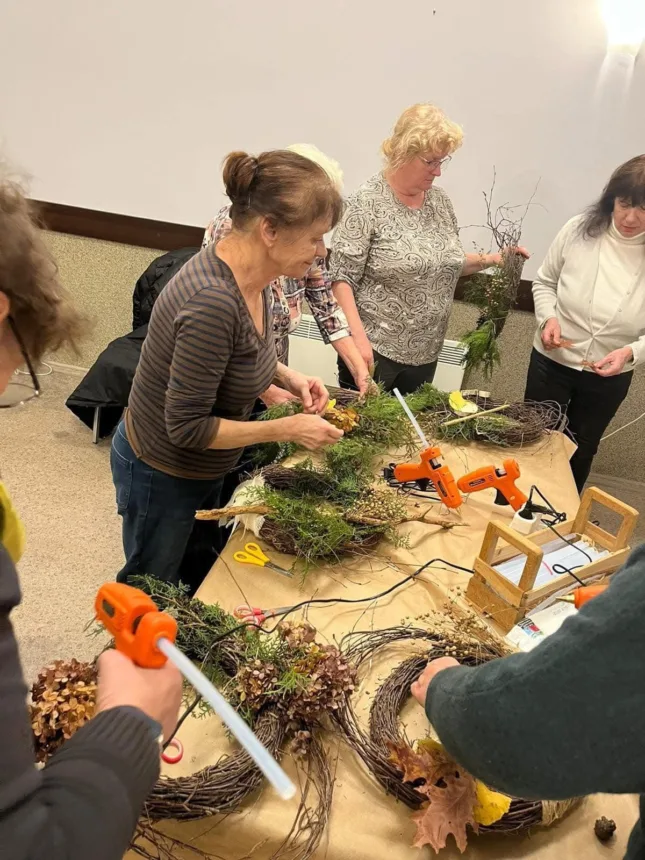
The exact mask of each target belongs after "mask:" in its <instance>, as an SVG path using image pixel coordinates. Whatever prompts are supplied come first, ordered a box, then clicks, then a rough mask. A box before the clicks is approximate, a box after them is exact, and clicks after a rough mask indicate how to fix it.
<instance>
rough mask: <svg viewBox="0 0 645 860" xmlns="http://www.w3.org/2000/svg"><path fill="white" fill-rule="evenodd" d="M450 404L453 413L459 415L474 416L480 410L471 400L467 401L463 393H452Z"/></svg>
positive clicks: (449, 399)
mask: <svg viewBox="0 0 645 860" xmlns="http://www.w3.org/2000/svg"><path fill="white" fill-rule="evenodd" d="M448 403H449V404H450V408H451V409H452V411H453V412H456V413H457V415H472V414H473V413H475V412H477V411H478V410H479V407H478V406H477V404H476V403H473V402H472V401H471V400H466V398H465V397H464V395H463V394H462V393H461V391H451V392H450V397H449V398H448Z"/></svg>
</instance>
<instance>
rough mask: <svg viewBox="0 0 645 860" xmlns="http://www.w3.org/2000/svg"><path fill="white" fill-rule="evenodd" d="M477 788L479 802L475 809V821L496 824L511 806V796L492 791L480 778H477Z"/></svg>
mask: <svg viewBox="0 0 645 860" xmlns="http://www.w3.org/2000/svg"><path fill="white" fill-rule="evenodd" d="M475 788H476V789H477V802H476V803H475V810H474V815H475V821H476V822H477V823H478V824H484V825H486V826H488V825H490V824H495V822H496V821H499V820H500V818H502V816H504V815H506V813H507V812H508V810H509V809H510V808H511V798H510V797H507V796H506V795H505V794H499V793H498V792H497V791H492V790H491V789H490V788H488V787H487V786H485V785H484V783H483V782H479V780H477V782H476V784H475Z"/></svg>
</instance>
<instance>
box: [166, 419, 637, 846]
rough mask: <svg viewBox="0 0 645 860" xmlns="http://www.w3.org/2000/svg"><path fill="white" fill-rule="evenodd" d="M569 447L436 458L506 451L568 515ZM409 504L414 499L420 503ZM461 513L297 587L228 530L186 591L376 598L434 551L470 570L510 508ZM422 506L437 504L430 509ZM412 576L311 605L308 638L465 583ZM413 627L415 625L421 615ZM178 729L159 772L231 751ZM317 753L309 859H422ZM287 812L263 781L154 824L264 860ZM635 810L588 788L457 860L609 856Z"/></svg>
mask: <svg viewBox="0 0 645 860" xmlns="http://www.w3.org/2000/svg"><path fill="white" fill-rule="evenodd" d="M572 450H573V449H572V445H571V443H570V442H569V441H568V440H567V439H565V437H563V436H561V435H560V434H553V435H552V436H551V437H550V438H549V439H548V440H547V441H546V442H541V443H538V444H536V445H532V446H530V447H527V448H524V449H521V450H517V449H513V450H509V449H498V448H492V447H491V446H480V445H469V446H467V447H459V448H456V447H451V446H449V445H446V444H443V445H442V451H443V454H444V460H445V462H446V463H448V465H449V466H450V467H451V469H452V470H453V474H455V476H456V477H458V476H460V475H462V474H464V473H465V472H467V471H471V470H473V469H476V468H478V467H480V466H485V465H489V464H491V463H495V464H499V463H501V461H502V460H503V459H504V458H505V457H509V456H512V457H515V458H516V459H517V460H518V462H519V464H520V469H521V477H520V479H519V481H518V485H519V486H520V487H521V488H522V489H523V490H524V491H525V492H527V493H528V489H529V487H530V486H531V485H532V484H538V485H539V487H540V489H541V490H542V492H544V494H545V495H546V496H547V498H548V499H549V500H550V501H551V502H552V503H553V505H554V506H555V507H556V509H557V510H563V511H566V512H567V514H568V515H569V516H572V515H573V514H575V511H576V510H577V507H578V496H577V493H576V489H575V484H574V482H573V478H572V476H571V470H570V468H569V464H568V459H569V456H570V454H571V452H572ZM385 459H387V458H385ZM421 504H422V505H424V506H425V505H426V503H425V502H423V501H422V502H421ZM461 511H462V520H463V521H464V522H466V523H468V526H467V527H464V528H458V529H454V530H452V531H442V530H441V529H440V528H438V527H436V526H428V525H425V524H422V523H409V524H407V525H405V526H403V527H402V528H404V529H405V530H406V531H407V532H408V533H409V535H410V547H409V548H407V549H395V548H393V547H392V546H391V545H389V544H387V543H382V544H381V547H380V549H379V551H378V556H379V557H378V558H371V559H365V558H354V559H349V560H347V561H343V563H341V564H340V565H337V566H334V567H323V568H316V569H314V570H312V571H310V573H309V575H308V576H307V578H306V580H305V582H304V583H302V582H301V581H300V580H299V579H298V578H296V579H295V580H294V581H290V580H288V579H286V578H285V577H282V576H280V575H278V574H276V573H274V572H272V571H271V570H268V569H264V568H260V567H255V566H251V565H242V564H238V563H237V562H235V561H234V560H233V553H234V552H235V551H236V550H238V549H240V548H242V546H243V544H244V543H245V541H246V540H248V539H249V535H248V534H247V535H243V534H242V532H241V530H240V531H239V532H238V533H236V534H235V535H233V537H232V538H231V540H230V541H229V543H228V545H227V547H226V549H225V551H224V553H223V555H222V557H220V559H218V561H217V562H216V564H215V565H214V566H213V568H212V570H211V571H210V573H209V574H208V576H207V577H206V579H205V581H204V583H203V584H202V586H201V588H200V590H199V592H198V594H197V596H198V597H199V598H200V599H201V600H203V601H204V602H205V603H219V604H220V606H222V607H223V608H224V609H226V610H228V611H229V612H232V611H233V610H234V609H235V607H236V606H238V605H239V604H240V603H245V602H249V603H251V604H252V605H254V606H260V607H262V608H271V607H277V606H289V605H293V604H295V603H298V602H299V601H301V600H305V599H307V598H310V597H314V596H315V597H339V596H342V597H347V598H356V597H364V596H369V595H371V594H376V593H378V592H380V591H383V590H384V589H386V588H388V587H389V586H391V585H393V584H394V583H395V582H397V581H399V580H400V579H401V578H402V577H403V576H404V575H406V574H408V573H411V572H412V571H413V570H414V569H416V567H418V566H420V565H421V564H423V563H425V562H426V561H428V560H430V559H432V558H436V557H441V558H445V559H447V560H449V561H454V562H455V563H457V564H461V565H463V566H465V567H470V566H471V565H472V562H473V559H474V557H475V555H476V554H477V552H478V550H479V547H480V545H481V541H482V538H483V535H484V531H485V528H486V524H487V523H488V521H489V520H490V519H491V518H493V517H497V518H500V519H503V520H504V521H506V522H508V521H509V520H510V518H511V516H512V511H511V510H510V509H509V508H504V507H499V506H496V505H494V493H493V491H484V492H481V493H478V494H474V495H471V496H470V497H469V498H468V499H467V500H466V502H465V504H464V505H463V506H462V509H461ZM434 512H436V513H438V512H439V507H438V505H436V506H435V508H434ZM444 512H445V509H444ZM252 539H255V538H252ZM268 551H269V554H270V555H271V558H272V559H273V560H274V561H276V562H277V563H278V564H279V565H281V566H282V567H289V566H290V565H291V562H292V559H291V558H290V557H289V556H284V555H281V554H280V553H278V552H276V551H275V550H273V549H268ZM396 568H398V569H396ZM422 580H423V581H416V582H413V583H410V584H408V585H406V586H404V587H403V588H402V589H401V590H400V591H396V592H394V594H392V595H391V596H389V597H388V598H386V599H385V600H381V601H379V602H378V603H377V604H373V603H363V604H358V605H354V606H348V605H344V604H339V605H336V606H331V607H322V608H311V609H310V610H309V612H308V618H309V621H310V622H311V623H312V624H313V625H314V626H315V627H316V628H317V630H318V631H319V636H320V637H321V638H323V639H326V640H328V641H339V640H340V638H341V637H342V636H343V635H344V634H345V633H347V632H348V631H350V630H353V629H356V630H366V629H372V628H383V627H390V626H394V625H397V624H399V623H401V621H402V620H404V619H405V620H409V621H413V620H414V619H416V618H419V617H420V616H423V615H424V614H425V613H428V612H430V611H432V610H439V609H440V608H441V607H442V606H443V605H444V604H445V601H446V598H447V597H448V596H449V595H450V594H451V592H450V589H453V588H455V587H456V586H457V585H461V586H464V587H465V585H466V584H467V582H468V575H467V574H462V573H459V572H450V571H447V570H439V569H432V570H430V569H429V570H427V571H426V572H425V573H424V574H423V575H422ZM453 594H454V592H453ZM418 624H419V625H422V624H423V620H419V622H418ZM418 647H419V646H416V648H417V650H418ZM414 648H415V646H414V645H413V644H412V643H408V644H407V645H403V646H399V647H397V649H392V650H390V651H388V653H387V655H386V656H379V657H377V658H376V659H375V660H374V662H373V664H372V666H371V673H370V675H369V677H368V678H367V679H366V681H365V682H364V683H363V684H362V686H361V688H360V690H359V692H358V694H357V696H358V699H357V701H358V703H359V705H358V710H359V712H360V713H361V714H362V715H363V714H365V715H366V714H367V712H368V710H369V706H370V703H371V701H372V694H373V692H374V690H375V688H376V687H377V686H378V685H379V683H380V681H382V680H383V678H385V677H386V676H387V675H388V673H389V671H390V669H391V668H392V667H393V666H394V665H396V664H397V663H398V662H400V661H401V660H402V659H404V658H405V656H408V655H409V654H411V653H415V652H414V650H413V649H414ZM402 719H403V721H404V722H405V724H406V729H407V731H408V734H409V736H410V737H412V738H414V737H419V736H422V735H423V734H424V730H425V728H426V726H427V723H425V722H424V715H423V712H422V710H421V708H418V707H416V706H415V705H414V703H412V702H411V703H409V705H408V706H406V709H405V710H404V713H403V714H402ZM179 737H180V738H181V740H182V741H183V743H184V747H185V756H184V759H183V761H182V762H181V763H179V764H177V765H172V766H168V765H164V772H165V773H166V774H167V775H169V776H181V775H184V774H187V773H191V772H194V771H196V770H199V769H201V768H203V767H206V766H207V765H211V764H214V763H215V762H216V761H217V760H218V758H220V756H221V755H222V754H223V753H225V752H227V751H230V750H231V749H232V746H231V744H230V742H229V741H228V740H227V738H226V737H225V734H224V731H223V729H222V727H221V726H220V725H219V723H218V721H217V720H216V719H215V718H213V717H208V718H206V719H201V720H200V719H193V718H191V719H189V720H187V722H186V723H185V724H184V726H183V727H182V729H181V731H180V733H179ZM328 749H329V754H330V756H331V758H332V759H333V761H334V769H335V776H336V784H335V789H334V799H333V804H332V813H331V820H330V824H329V827H328V831H327V833H326V836H325V838H324V840H323V842H322V844H321V846H320V848H319V851H318V854H317V856H318V857H327V858H329V860H350V858H351V860H373V858H375V857H386V856H387V857H388V860H413V858H418V857H419V854H420V853H421V855H422V856H434V852H433V851H432V850H431V849H429V848H426V849H423V851H422V852H419V850H418V849H415V848H412V847H411V845H410V843H411V842H412V839H413V836H414V833H415V825H414V824H413V822H412V821H411V820H410V814H411V811H410V810H409V809H408V808H407V807H406V806H404V805H403V804H401V803H399V802H397V801H396V800H395V799H394V798H393V797H390V796H387V795H386V794H385V792H384V790H383V789H382V788H381V787H380V785H378V784H377V783H376V782H375V781H374V780H373V778H372V777H371V775H370V774H369V773H368V772H367V770H366V768H365V766H364V765H363V764H362V762H361V761H360V760H359V758H358V757H357V756H356V754H355V753H354V752H353V751H352V750H351V749H349V748H348V747H346V746H345V745H344V744H343V742H342V741H339V740H338V739H337V738H335V737H329V738H328ZM284 764H285V767H286V769H287V770H288V771H289V772H290V773H292V774H293V773H295V771H294V768H293V763H292V761H291V759H290V757H289V756H288V755H287V756H285V758H284ZM296 809H297V800H294V801H291V802H288V803H285V802H283V801H280V800H279V799H278V798H277V797H276V795H275V794H274V793H273V792H272V790H271V789H270V787H266V788H265V789H264V790H263V791H262V792H261V793H260V794H256V795H254V796H253V797H251V798H250V799H249V801H248V805H247V806H246V808H245V809H244V810H243V811H242V812H241V813H239V814H235V815H231V816H230V817H228V818H227V819H225V820H223V821H218V820H217V819H203V820H200V821H196V822H190V823H179V822H166V823H164V825H163V829H164V831H165V832H167V833H168V834H169V835H173V836H176V837H177V838H179V839H181V840H183V841H185V842H191V841H192V840H195V842H194V844H195V846H196V847H199V848H201V849H202V850H205V851H209V852H211V853H212V854H214V855H216V856H218V857H221V858H225V860H234V858H235V860H237V858H243V857H247V856H250V855H251V854H252V856H253V857H257V858H259V860H263V858H270V857H271V855H272V854H273V853H274V852H275V851H276V850H277V849H278V847H279V846H280V845H281V843H282V841H283V840H284V838H285V836H286V834H287V833H288V832H289V830H290V828H291V825H292V823H293V820H294V817H295V813H296ZM600 815H606V816H608V817H612V818H614V819H615V820H616V822H617V824H618V835H617V838H615V839H614V841H613V842H612V844H611V845H610V846H603V845H601V844H600V843H599V842H598V841H597V840H596V838H595V836H594V834H593V823H594V821H595V819H596V818H597V817H599V816H600ZM636 815H637V802H636V799H635V798H633V797H609V796H602V797H601V796H598V797H594V798H590V799H587V800H586V801H585V802H584V804H583V806H582V807H581V808H579V809H577V810H575V811H574V812H573V813H571V814H570V815H569V816H568V817H567V818H566V819H565V820H564V821H562V822H559V823H558V824H556V825H554V826H553V827H552V828H550V829H549V830H541V829H535V830H534V831H533V833H532V835H531V836H530V837H529V836H527V835H524V836H519V837H518V836H505V837H498V836H475V835H474V834H473V835H471V836H470V837H469V845H468V850H467V853H466V856H467V857H469V858H473V860H475V858H477V860H480V858H481V860H484V858H486V860H488V858H509V860H510V858H520V857H530V858H532V860H556V858H557V860H562V858H569V857H571V858H573V857H576V858H578V857H579V858H582V857H584V858H585V860H595V858H601V857H602V858H612V860H614V858H620V857H622V856H623V853H624V850H625V845H626V841H627V837H628V834H629V830H630V829H631V826H632V824H633V822H634V820H635V818H636ZM186 856H189V855H186ZM440 856H441V857H443V858H445V860H454V858H456V857H460V856H462V855H460V853H459V851H458V849H457V848H456V846H455V845H454V842H453V841H452V839H450V841H449V846H448V847H447V848H446V849H444V850H443V851H442V852H441V854H440Z"/></svg>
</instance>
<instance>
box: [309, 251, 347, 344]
mask: <svg viewBox="0 0 645 860" xmlns="http://www.w3.org/2000/svg"><path fill="white" fill-rule="evenodd" d="M305 298H306V299H307V304H308V305H309V307H310V308H311V313H312V314H313V315H314V317H315V319H316V322H317V323H318V327H319V328H320V333H321V334H322V336H323V340H324V341H325V343H331V342H332V341H334V340H340V339H341V338H342V337H349V336H350V335H351V331H350V330H349V324H348V322H347V317H346V316H345V313H344V312H343V309H342V308H341V306H340V305H339V304H338V302H337V301H336V298H335V297H334V293H333V291H332V288H331V278H330V277H329V270H328V269H327V265H326V263H325V261H324V260H323V258H322V257H319V258H318V259H317V260H316V262H315V263H314V265H313V266H312V267H311V269H309V271H308V272H307V276H306V278H305Z"/></svg>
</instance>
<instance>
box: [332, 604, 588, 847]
mask: <svg viewBox="0 0 645 860" xmlns="http://www.w3.org/2000/svg"><path fill="white" fill-rule="evenodd" d="M426 623H427V624H428V627H429V629H426V628H421V627H408V626H400V627H392V628H388V629H385V630H372V631H367V632H353V633H351V634H349V635H348V636H347V637H345V639H344V641H343V643H342V646H341V647H342V650H343V653H344V654H345V657H346V659H347V661H348V663H351V665H353V666H354V667H355V668H356V671H357V673H358V675H359V677H360V675H361V674H365V673H364V672H363V673H361V669H365V668H366V667H367V666H368V665H369V663H370V662H371V660H372V658H374V656H375V655H376V654H377V653H379V652H384V651H385V650H386V649H388V648H391V647H392V646H396V645H400V643H402V642H406V641H407V642H417V643H419V642H420V643H424V647H423V650H422V651H421V653H418V652H419V649H418V648H417V649H416V650H417V653H416V654H415V655H414V656H410V657H409V658H407V659H406V660H404V661H403V662H402V663H400V664H399V665H398V666H396V667H395V668H394V669H393V670H392V672H391V673H390V675H389V676H388V677H387V678H386V679H385V681H383V682H382V683H381V685H380V686H379V688H378V690H377V691H376V693H375V696H374V699H373V702H372V706H371V708H370V714H369V725H368V727H367V728H364V727H363V726H362V725H361V724H360V722H359V720H358V717H357V714H356V711H355V704H356V703H355V701H354V698H348V699H347V700H346V701H345V704H344V706H343V708H341V709H340V710H339V711H338V712H337V713H336V714H335V716H334V719H335V721H336V722H337V723H338V725H339V727H340V728H341V730H342V732H343V734H344V735H345V738H346V740H347V742H348V744H349V745H350V746H351V747H352V748H353V749H354V750H355V752H356V753H357V754H358V755H359V756H360V758H361V759H362V761H363V762H364V764H365V765H366V767H367V768H368V770H369V771H370V772H371V773H372V775H373V776H374V777H375V778H376V780H377V781H378V782H379V783H380V784H381V785H382V786H383V788H384V789H385V790H386V792H387V793H388V794H392V795H394V797H396V798H397V800H400V801H402V802H403V803H405V804H406V806H408V807H410V809H412V810H414V812H415V814H414V815H413V820H414V821H415V823H416V824H417V836H416V840H415V842H414V845H415V847H419V848H420V847H423V846H424V845H430V846H431V847H432V848H433V849H434V850H435V851H439V850H440V849H441V848H443V847H445V845H446V839H447V837H448V835H449V834H451V833H452V835H453V836H454V838H455V841H456V843H457V846H458V847H459V848H460V850H461V851H462V852H463V851H464V850H465V848H466V845H467V833H468V829H470V830H472V831H474V832H478V833H491V832H492V833H520V832H523V831H526V830H528V829H529V828H531V827H534V826H536V825H541V826H545V827H548V826H549V825H551V824H552V823H554V822H555V821H557V820H558V819H560V818H562V817H563V816H564V815H565V814H566V813H567V812H568V811H569V810H570V809H572V808H573V807H574V806H575V805H576V804H577V803H578V802H579V801H578V800H577V799H573V800H568V801H563V802H559V803H555V802H551V801H539V800H538V801H529V800H522V799H519V798H510V797H507V796H504V795H501V794H498V793H497V792H494V791H491V790H490V789H489V788H488V787H487V786H485V785H483V784H482V783H479V782H478V781H476V780H475V779H474V778H473V777H472V776H471V775H470V774H468V773H467V772H466V771H465V770H464V769H463V768H462V767H461V766H460V765H459V764H457V763H456V762H455V761H453V760H452V759H451V758H450V756H449V755H448V753H447V752H446V751H445V750H444V749H443V747H442V746H441V744H439V743H438V742H437V741H436V740H433V739H432V738H428V739H425V740H420V741H418V742H417V744H416V746H413V745H412V744H411V743H410V741H409V740H408V739H407V738H406V737H405V735H404V733H403V730H402V728H401V725H400V712H401V709H402V708H403V706H404V704H405V703H406V701H407V700H408V699H409V698H410V685H411V684H412V682H413V681H415V680H416V679H417V678H418V677H419V675H420V674H421V672H422V671H423V669H424V668H425V666H426V664H427V662H428V661H429V660H434V659H436V658H438V657H445V656H451V657H455V658H456V659H457V660H459V662H460V663H462V664H464V665H466V666H477V665H480V664H482V663H485V662H488V661H489V660H494V659H497V658H498V657H503V656H505V655H507V654H508V653H510V649H509V647H508V645H507V644H506V643H505V641H504V640H503V639H500V638H498V637H497V636H496V635H495V634H494V633H493V632H492V631H491V630H490V629H489V628H488V627H487V626H486V624H485V623H484V622H482V621H481V620H480V619H479V618H477V617H476V616H474V615H472V614H470V613H466V612H465V611H463V610H461V609H459V608H458V606H457V605H456V604H454V603H452V604H450V605H449V606H448V607H446V608H445V610H444V612H443V613H442V614H440V615H439V614H436V615H435V614H433V616H432V617H431V618H430V619H426ZM427 643H429V644H430V647H429V649H428V647H427ZM448 810H450V814H449V815H448Z"/></svg>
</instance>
